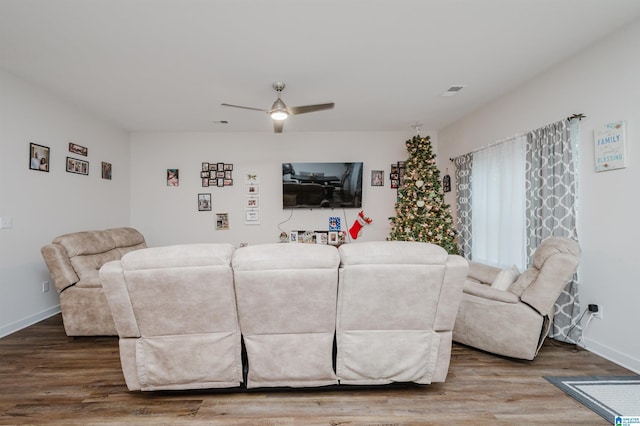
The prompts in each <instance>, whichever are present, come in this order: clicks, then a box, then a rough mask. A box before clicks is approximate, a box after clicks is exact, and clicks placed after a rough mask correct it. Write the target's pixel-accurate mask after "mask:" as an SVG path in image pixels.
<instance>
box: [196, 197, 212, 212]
mask: <svg viewBox="0 0 640 426" xmlns="http://www.w3.org/2000/svg"><path fill="white" fill-rule="evenodd" d="M198 211H199V212H210V211H211V194H210V193H208V194H198Z"/></svg>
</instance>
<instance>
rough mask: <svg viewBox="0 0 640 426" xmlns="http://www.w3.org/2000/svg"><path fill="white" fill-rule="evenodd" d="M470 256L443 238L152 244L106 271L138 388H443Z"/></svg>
mask: <svg viewBox="0 0 640 426" xmlns="http://www.w3.org/2000/svg"><path fill="white" fill-rule="evenodd" d="M467 269H468V262H467V261H466V260H465V259H463V258H462V257H460V256H455V255H448V254H447V253H446V252H445V250H444V249H442V248H441V247H438V246H436V245H432V244H427V243H416V242H398V241H380V242H365V243H353V244H346V245H343V246H341V247H340V248H339V249H338V248H336V247H334V246H328V245H320V244H282V243H280V244H263V245H255V246H248V247H243V248H240V249H234V247H233V246H231V245H228V244H189V245H176V246H167V247H154V248H145V249H141V250H136V251H132V252H130V253H127V254H125V255H124V256H122V258H121V259H119V260H114V261H111V262H108V263H106V264H105V265H104V266H102V267H101V269H100V272H99V275H100V279H101V281H102V285H103V288H104V292H105V295H106V298H107V301H108V304H109V306H110V309H111V312H112V313H113V319H114V321H115V328H116V330H117V332H118V335H119V347H120V358H121V363H122V369H123V373H124V377H125V381H126V384H127V387H128V388H129V389H130V390H132V391H138V390H141V391H155V390H176V389H203V388H231V387H246V388H264V387H296V388H299V387H315V386H326V385H337V384H352V385H365V384H366V385H372V384H373V385H377V384H386V383H392V382H415V383H420V384H429V383H433V382H443V381H444V380H445V378H446V376H447V371H448V368H449V360H450V358H451V344H452V330H453V326H454V322H455V318H456V313H457V310H458V306H459V304H460V301H461V298H462V288H463V284H464V281H465V276H466V275H467Z"/></svg>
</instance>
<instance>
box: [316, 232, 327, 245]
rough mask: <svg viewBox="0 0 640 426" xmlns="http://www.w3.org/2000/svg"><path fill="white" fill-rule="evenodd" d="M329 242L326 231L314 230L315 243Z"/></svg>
mask: <svg viewBox="0 0 640 426" xmlns="http://www.w3.org/2000/svg"><path fill="white" fill-rule="evenodd" d="M328 242H329V233H328V232H316V244H327V243H328Z"/></svg>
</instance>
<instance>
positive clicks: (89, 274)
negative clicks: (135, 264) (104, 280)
mask: <svg viewBox="0 0 640 426" xmlns="http://www.w3.org/2000/svg"><path fill="white" fill-rule="evenodd" d="M145 247H146V243H145V239H144V236H143V235H142V234H141V233H140V232H138V231H137V230H136V229H133V228H126V227H125V228H111V229H104V230H98V231H81V232H74V233H70V234H65V235H60V236H58V237H56V238H54V239H53V241H52V242H51V244H48V245H46V246H44V247H43V248H42V255H43V257H44V259H45V263H46V264H47V267H48V268H49V273H50V274H51V278H52V280H53V282H54V285H55V286H56V289H57V290H58V291H59V292H60V291H63V290H64V289H65V288H66V287H68V286H70V285H74V284H75V285H76V286H78V287H87V288H100V287H101V284H100V278H99V276H98V271H99V269H100V268H101V267H102V265H104V264H105V263H107V262H110V261H112V260H118V259H120V258H121V257H122V256H123V255H124V254H126V253H128V252H130V251H133V250H139V249H141V248H145Z"/></svg>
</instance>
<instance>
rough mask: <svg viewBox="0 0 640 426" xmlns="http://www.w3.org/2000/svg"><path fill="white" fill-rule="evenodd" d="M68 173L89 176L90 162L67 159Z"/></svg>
mask: <svg viewBox="0 0 640 426" xmlns="http://www.w3.org/2000/svg"><path fill="white" fill-rule="evenodd" d="M67 172H69V173H76V174H79V175H88V174H89V162H88V161H85V160H79V159H77V158H73V157H67Z"/></svg>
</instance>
